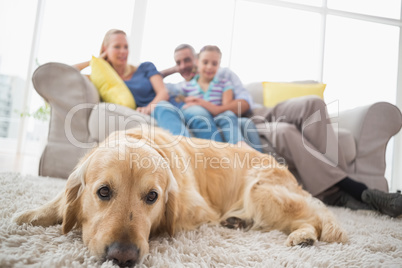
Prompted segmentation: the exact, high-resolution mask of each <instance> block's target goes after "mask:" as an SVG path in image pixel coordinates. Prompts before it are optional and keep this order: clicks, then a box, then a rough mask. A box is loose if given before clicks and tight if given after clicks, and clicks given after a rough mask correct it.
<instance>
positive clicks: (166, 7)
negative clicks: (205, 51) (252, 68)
mask: <svg viewBox="0 0 402 268" xmlns="http://www.w3.org/2000/svg"><path fill="white" fill-rule="evenodd" d="M211 7H212V8H211ZM233 9H234V1H233V0H220V1H214V0H171V1H165V0H152V1H148V6H147V15H146V21H145V29H144V40H143V43H142V51H141V61H152V62H153V63H154V64H155V65H156V67H157V68H158V70H163V69H166V68H169V67H172V66H173V65H174V64H175V62H174V60H173V52H174V49H175V48H176V47H177V46H178V45H180V44H182V43H187V44H190V45H192V46H193V47H194V49H195V50H196V52H198V51H199V50H200V49H201V48H202V47H203V46H204V45H217V46H218V47H219V48H220V49H221V51H222V62H221V66H228V63H229V57H230V42H231V38H232V22H233ZM169 80H170V81H172V82H173V81H175V82H177V81H180V80H181V77H180V76H179V75H177V76H174V77H172V78H171V77H168V79H167V81H169Z"/></svg>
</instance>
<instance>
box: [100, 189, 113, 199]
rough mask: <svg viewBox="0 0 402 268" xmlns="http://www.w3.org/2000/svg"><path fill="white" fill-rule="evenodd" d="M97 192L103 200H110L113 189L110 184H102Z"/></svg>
mask: <svg viewBox="0 0 402 268" xmlns="http://www.w3.org/2000/svg"><path fill="white" fill-rule="evenodd" d="M97 194H98V196H99V198H100V199H102V200H110V194H111V191H110V188H109V187H108V186H102V187H101V188H99V189H98V192H97Z"/></svg>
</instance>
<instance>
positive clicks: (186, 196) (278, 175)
mask: <svg viewBox="0 0 402 268" xmlns="http://www.w3.org/2000/svg"><path fill="white" fill-rule="evenodd" d="M222 147H224V148H222ZM15 221H16V222H17V223H18V224H22V223H30V224H33V225H41V226H49V225H54V224H59V223H61V224H62V232H63V233H64V234H65V233H67V232H69V231H70V230H72V228H80V229H81V230H82V237H83V242H84V243H85V245H87V246H88V248H89V250H90V252H91V254H93V255H95V256H98V257H99V258H101V259H102V260H112V261H113V262H115V263H116V264H118V265H119V266H121V267H124V266H133V265H135V264H136V263H139V262H141V260H142V259H143V257H144V255H146V254H147V253H148V251H149V245H148V239H149V238H150V237H152V236H156V235H158V234H162V233H165V232H167V233H168V234H170V235H172V236H173V235H174V234H175V233H176V232H179V231H181V230H192V229H195V228H197V227H199V226H200V225H202V224H221V225H223V226H225V227H229V228H243V229H245V230H250V229H251V230H260V231H269V230H273V229H277V230H280V231H283V232H285V233H286V234H288V237H287V240H286V242H285V244H286V245H287V246H295V245H301V246H307V245H312V244H313V243H314V242H315V241H316V240H321V241H325V242H342V243H343V242H346V241H347V235H346V233H345V231H343V230H342V229H341V227H340V226H339V224H338V223H337V221H336V220H335V217H334V215H333V214H332V213H331V212H330V211H329V210H328V209H327V207H326V206H325V205H324V204H323V203H322V202H321V201H319V200H317V199H316V198H313V197H312V196H311V195H310V194H309V193H307V192H306V191H304V190H303V189H302V188H301V187H300V186H299V185H298V183H297V181H296V179H295V178H294V177H293V175H292V174H291V173H290V172H289V171H288V169H287V168H286V167H284V166H282V165H279V164H278V162H277V161H276V160H275V159H274V158H273V157H271V156H270V155H267V154H262V153H259V152H257V151H255V150H253V149H251V148H250V149H248V148H238V147H236V146H235V145H229V144H227V143H217V142H212V141H207V140H201V139H196V138H193V139H190V138H184V137H181V136H173V135H171V134H169V133H168V132H166V131H164V130H161V129H159V128H152V129H146V128H136V129H131V130H128V131H124V132H123V131H122V132H114V133H112V134H111V135H110V136H109V137H108V138H107V139H106V140H105V141H104V142H103V143H101V144H100V145H99V146H98V147H97V148H95V149H93V150H92V151H91V152H89V153H88V154H87V155H86V156H85V157H84V158H83V159H82V160H81V161H80V163H79V164H78V165H77V166H76V168H75V170H74V171H73V172H72V174H71V175H70V176H69V178H68V180H67V183H66V188H65V191H64V192H61V193H60V194H59V195H58V196H57V197H56V198H55V199H53V200H52V201H50V202H49V203H47V204H45V205H43V206H41V207H39V208H37V209H33V210H30V211H26V212H23V213H21V214H19V215H17V216H16V217H15Z"/></svg>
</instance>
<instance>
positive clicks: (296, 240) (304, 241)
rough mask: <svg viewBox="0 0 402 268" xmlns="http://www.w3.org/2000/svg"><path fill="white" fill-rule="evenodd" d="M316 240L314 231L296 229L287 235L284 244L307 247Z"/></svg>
mask: <svg viewBox="0 0 402 268" xmlns="http://www.w3.org/2000/svg"><path fill="white" fill-rule="evenodd" d="M316 240H317V236H316V234H315V233H314V232H310V231H307V230H296V231H294V232H293V233H291V234H290V235H289V236H288V239H287V240H286V243H285V245H286V246H288V247H291V246H297V245H299V246H301V247H308V246H312V245H313V244H314V242H315V241H316Z"/></svg>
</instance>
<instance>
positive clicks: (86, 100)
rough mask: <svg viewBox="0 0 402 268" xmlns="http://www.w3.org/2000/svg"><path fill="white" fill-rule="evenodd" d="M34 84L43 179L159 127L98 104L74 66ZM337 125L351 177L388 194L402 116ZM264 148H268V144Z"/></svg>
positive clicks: (253, 87)
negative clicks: (118, 138)
mask: <svg viewBox="0 0 402 268" xmlns="http://www.w3.org/2000/svg"><path fill="white" fill-rule="evenodd" d="M32 81H33V84H34V87H35V89H36V91H37V92H38V93H39V95H41V96H42V97H43V98H44V99H45V100H46V101H47V102H48V103H49V104H50V106H51V117H50V126H49V136H48V142H47V145H46V147H45V149H44V151H43V153H42V156H41V161H40V165H39V175H42V176H50V177H60V178H67V177H68V175H69V174H70V172H71V171H72V170H73V168H74V166H75V165H76V164H77V162H78V160H79V158H80V157H82V156H83V155H84V154H85V153H86V152H87V151H88V150H89V149H90V148H93V147H94V146H96V144H97V143H98V142H100V141H102V140H103V139H105V137H106V136H107V135H108V134H109V133H111V132H112V131H114V130H117V129H128V128H131V127H136V126H139V124H155V122H154V121H153V120H152V118H151V117H149V116H143V115H140V114H139V113H137V112H135V111H134V110H132V109H129V108H126V107H123V106H120V105H115V104H109V103H102V102H100V98H99V94H98V92H97V90H96V88H95V87H94V86H93V84H92V83H91V82H90V81H89V80H88V79H87V77H85V76H83V75H81V74H80V72H79V71H78V70H76V69H75V68H73V67H71V66H68V65H65V64H61V63H47V64H44V65H42V66H40V67H39V68H38V69H37V70H36V71H35V73H34V74H33V77H32ZM246 88H247V89H248V90H249V92H250V93H251V95H252V96H253V99H254V100H255V101H256V102H259V101H261V100H262V84H261V83H252V84H249V85H246ZM336 120H337V123H338V126H339V128H340V129H339V132H338V136H339V142H340V145H341V147H342V149H343V151H344V153H345V156H346V159H347V162H348V168H349V170H348V173H349V174H350V175H353V177H354V178H357V179H359V180H361V181H363V182H364V183H366V184H367V185H368V186H369V187H371V188H377V189H380V190H383V191H387V190H388V185H387V181H386V179H385V177H384V173H385V164H386V163H385V150H386V145H387V143H388V141H389V139H390V138H391V137H392V136H393V135H395V134H396V133H397V132H398V131H399V130H400V128H401V126H402V116H401V112H400V110H399V109H398V108H397V107H396V106H394V105H392V104H389V103H385V102H380V103H375V104H372V105H367V106H364V107H359V108H356V109H353V110H350V111H345V112H341V113H340V114H339V116H338V117H337V118H336ZM262 142H263V143H264V144H266V143H267V141H266V140H264V139H262Z"/></svg>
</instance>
